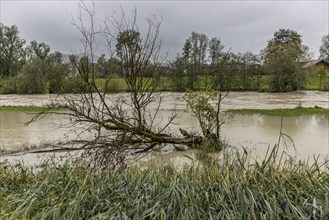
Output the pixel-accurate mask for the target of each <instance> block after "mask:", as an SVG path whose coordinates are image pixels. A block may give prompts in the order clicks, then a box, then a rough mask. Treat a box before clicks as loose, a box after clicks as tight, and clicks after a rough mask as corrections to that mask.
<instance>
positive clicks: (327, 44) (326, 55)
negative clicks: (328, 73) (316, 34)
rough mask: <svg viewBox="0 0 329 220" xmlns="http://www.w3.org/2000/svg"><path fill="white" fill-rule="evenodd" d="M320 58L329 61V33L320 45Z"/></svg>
mask: <svg viewBox="0 0 329 220" xmlns="http://www.w3.org/2000/svg"><path fill="white" fill-rule="evenodd" d="M320 58H322V59H325V60H327V61H329V34H327V35H325V36H323V37H322V45H321V47H320Z"/></svg>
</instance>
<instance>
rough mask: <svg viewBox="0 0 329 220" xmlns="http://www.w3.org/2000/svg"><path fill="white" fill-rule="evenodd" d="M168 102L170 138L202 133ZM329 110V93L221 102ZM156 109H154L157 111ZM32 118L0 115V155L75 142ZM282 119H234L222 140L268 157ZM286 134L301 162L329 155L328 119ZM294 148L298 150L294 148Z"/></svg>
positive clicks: (295, 123) (39, 98) (164, 111)
mask: <svg viewBox="0 0 329 220" xmlns="http://www.w3.org/2000/svg"><path fill="white" fill-rule="evenodd" d="M166 96H167V99H166V100H165V102H164V103H163V105H162V107H161V110H160V112H159V117H158V119H157V120H158V121H160V122H161V121H163V122H165V121H166V120H167V118H168V117H169V116H170V115H171V113H172V111H173V110H174V109H176V111H178V113H179V115H180V117H179V118H177V120H176V121H174V122H175V123H174V124H173V126H172V127H171V128H170V131H171V132H176V131H177V130H178V128H180V127H181V128H184V129H188V130H196V131H198V130H199V129H198V124H197V121H196V119H195V118H193V117H192V116H191V115H190V114H189V113H187V112H186V111H185V109H186V104H185V103H184V102H183V101H182V94H180V93H167V94H166ZM54 99H56V97H55V96H51V95H22V96H20V95H0V105H44V104H46V103H49V102H50V101H51V100H54ZM300 105H301V106H303V107H314V106H319V107H323V108H329V93H328V92H316V91H300V92H294V93H285V94H280V93H256V92H243V93H242V92H231V93H230V94H229V96H228V97H227V98H226V99H225V100H224V101H223V109H224V110H225V109H240V108H255V109H271V108H293V107H296V106H300ZM155 107H156V106H154V108H155ZM31 117H33V115H32V114H28V113H24V112H0V150H10V149H15V148H21V147H22V145H23V146H24V145H26V146H28V145H38V144H40V143H52V142H56V141H58V140H60V141H65V140H69V139H70V138H72V137H74V134H73V133H71V132H70V129H69V128H58V127H57V126H55V125H59V124H60V122H63V121H65V120H66V119H64V118H60V117H59V116H51V117H46V118H44V119H43V120H40V121H38V122H36V123H32V124H31V125H29V126H28V127H26V126H24V123H25V122H27V121H29V120H30V119H31ZM280 127H281V118H280V117H275V116H263V115H235V116H234V117H232V118H230V120H228V121H227V123H226V124H224V125H223V127H222V137H223V139H224V140H225V141H227V142H228V143H229V144H230V145H231V146H235V147H237V148H242V147H245V148H247V149H250V150H251V151H252V152H253V153H254V154H255V155H256V156H260V157H262V156H264V154H265V153H266V150H267V148H268V147H270V146H274V144H275V143H277V142H278V139H279V133H280ZM282 132H283V133H284V134H286V135H288V136H289V137H291V139H290V138H288V137H286V138H285V139H284V140H285V141H286V146H287V147H288V148H287V149H286V151H288V152H289V154H290V155H292V156H295V157H297V158H300V159H307V158H308V157H310V156H312V155H318V154H320V155H323V156H327V155H328V154H329V152H328V151H329V118H328V117H324V116H300V117H284V118H283V121H282ZM293 145H294V146H296V149H294V148H293V147H292V146H293Z"/></svg>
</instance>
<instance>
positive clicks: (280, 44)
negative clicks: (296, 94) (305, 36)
mask: <svg viewBox="0 0 329 220" xmlns="http://www.w3.org/2000/svg"><path fill="white" fill-rule="evenodd" d="M262 53H263V58H264V63H265V66H266V69H267V71H268V72H269V73H270V74H271V75H272V77H271V88H272V90H273V91H277V92H283V91H292V90H293V91H295V90H297V89H298V88H301V87H302V86H303V84H304V81H305V77H304V76H303V74H304V73H303V71H302V68H301V67H302V62H303V61H305V60H307V59H308V47H307V46H305V45H303V44H302V38H301V35H300V34H298V33H297V32H296V31H294V30H290V29H280V30H279V31H277V32H275V33H274V37H273V38H272V39H271V40H269V41H268V44H267V46H266V48H265V49H264V50H263V51H262Z"/></svg>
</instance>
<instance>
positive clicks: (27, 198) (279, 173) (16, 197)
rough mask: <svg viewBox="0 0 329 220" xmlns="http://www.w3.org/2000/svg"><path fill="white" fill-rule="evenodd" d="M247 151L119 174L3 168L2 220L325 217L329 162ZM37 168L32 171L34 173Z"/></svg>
mask: <svg viewBox="0 0 329 220" xmlns="http://www.w3.org/2000/svg"><path fill="white" fill-rule="evenodd" d="M248 158H249V156H248V154H247V153H246V152H245V153H243V154H242V155H239V154H237V156H234V158H233V157H232V156H230V157H229V156H224V159H221V160H220V161H218V160H216V159H213V158H212V159H211V157H210V156H208V157H207V158H206V159H204V161H207V163H205V164H204V167H202V168H200V167H198V166H197V165H191V166H186V167H184V168H183V169H177V168H175V167H173V166H171V165H169V166H165V167H161V168H155V167H153V168H148V169H146V170H141V169H139V168H137V167H130V168H127V169H126V170H122V171H120V172H114V171H110V170H105V171H104V170H103V171H98V172H96V171H92V170H89V171H88V170H86V169H85V167H84V166H83V165H81V164H80V165H79V164H73V165H72V164H71V165H69V164H68V163H66V164H63V165H58V164H57V165H56V164H55V163H54V162H51V161H48V162H45V163H44V164H42V165H41V166H40V167H39V168H28V167H24V166H23V165H16V166H5V165H0V180H1V181H0V197H1V198H2V199H1V201H0V207H1V209H0V218H1V219H328V217H329V192H328V188H329V173H328V162H325V163H320V162H315V163H313V164H311V165H309V164H307V163H302V162H297V161H294V160H292V159H287V160H280V158H277V157H275V154H273V152H272V154H271V155H270V156H269V157H268V159H266V160H264V161H262V162H256V163H255V164H253V165H251V164H250V162H249V160H248ZM36 169H37V171H36Z"/></svg>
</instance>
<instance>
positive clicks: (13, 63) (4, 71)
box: [0, 23, 25, 77]
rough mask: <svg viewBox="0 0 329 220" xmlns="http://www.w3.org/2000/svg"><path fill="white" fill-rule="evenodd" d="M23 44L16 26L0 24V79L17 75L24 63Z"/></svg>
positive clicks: (23, 41)
mask: <svg viewBox="0 0 329 220" xmlns="http://www.w3.org/2000/svg"><path fill="white" fill-rule="evenodd" d="M24 44H25V40H24V39H22V38H21V37H20V36H19V31H18V28H17V26H15V25H13V26H10V27H8V26H5V25H4V24H2V23H0V77H6V76H10V75H11V76H16V75H17V73H18V71H19V70H20V69H21V68H22V65H23V64H24V62H25V51H24Z"/></svg>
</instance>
